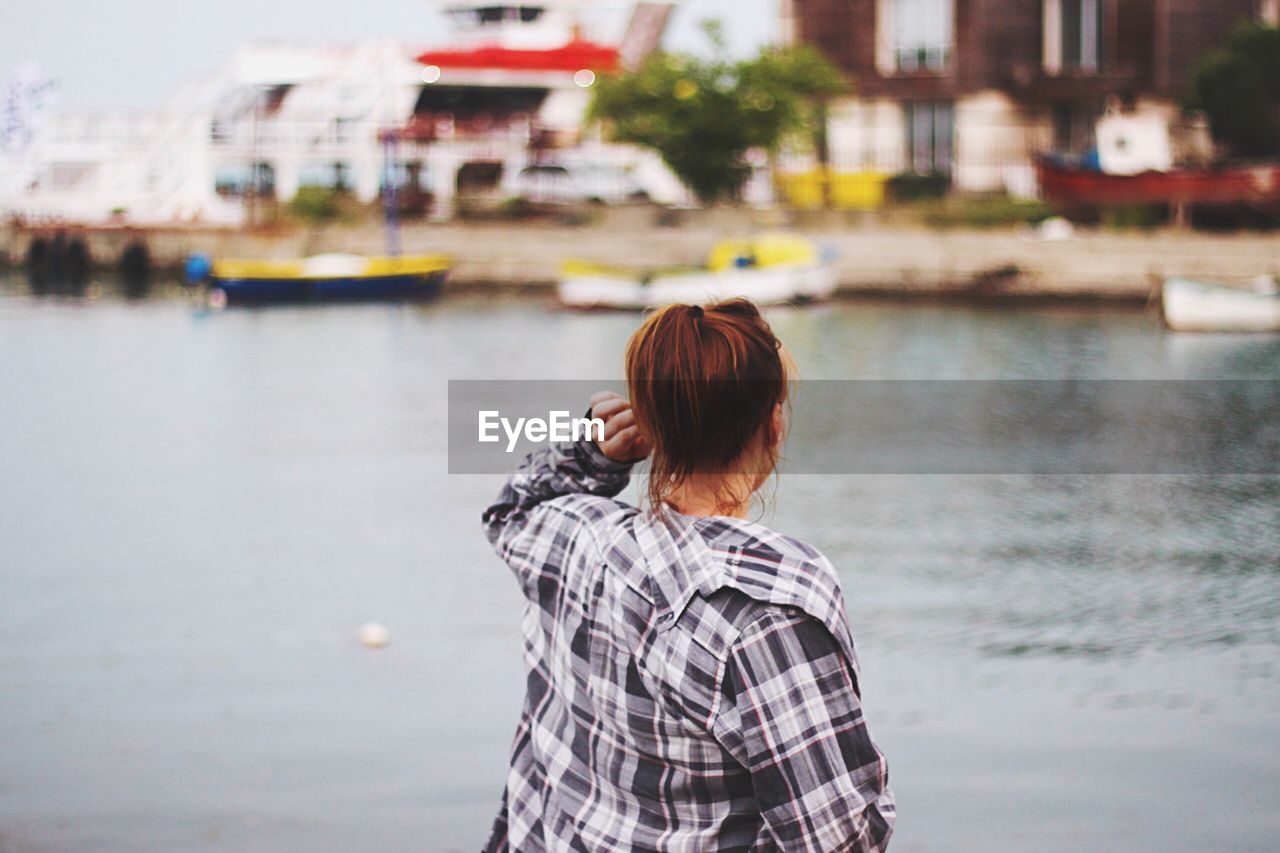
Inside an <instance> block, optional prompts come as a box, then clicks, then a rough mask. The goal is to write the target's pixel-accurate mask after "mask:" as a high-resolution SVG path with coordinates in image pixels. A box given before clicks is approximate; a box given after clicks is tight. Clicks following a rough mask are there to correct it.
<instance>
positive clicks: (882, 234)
mask: <svg viewBox="0 0 1280 853" xmlns="http://www.w3.org/2000/svg"><path fill="white" fill-rule="evenodd" d="M658 221H659V219H658V217H656V216H655V214H654V212H653V211H652V210H650V209H647V208H637V209H612V210H607V211H603V212H601V213H600V214H599V215H597V216H596V217H595V218H594V219H592V220H591V221H590V222H589V223H588V224H576V225H575V224H567V223H566V222H564V221H557V220H554V219H538V220H521V221H502V220H492V221H482V222H460V221H455V222H450V223H442V224H434V223H413V224H407V225H405V226H404V227H403V228H402V231H401V242H402V246H403V251H404V252H405V253H406V254H414V253H427V252H446V253H448V254H450V255H452V256H453V257H454V258H455V259H456V267H455V269H454V271H453V273H452V274H451V276H450V279H449V285H448V289H449V290H453V291H460V290H464V289H486V288H499V289H503V290H512V291H528V292H531V293H538V292H545V291H547V290H549V289H550V288H551V287H553V286H554V283H555V281H556V279H557V276H558V274H559V268H560V264H561V263H562V262H563V261H564V260H565V259H567V258H580V259H583V260H589V261H595V262H598V263H603V264H609V265H615V266H622V267H641V268H655V267H662V266H671V265H696V264H699V263H701V262H702V261H703V260H704V258H705V256H706V253H707V252H708V250H709V249H710V248H711V246H712V245H713V244H714V243H715V242H716V241H717V240H720V239H723V238H724V237H727V236H735V235H743V234H750V233H752V232H753V231H759V230H761V229H767V228H774V227H780V226H783V225H786V224H787V223H786V220H785V218H784V217H783V216H782V215H781V214H779V213H776V212H768V211H764V212H761V211H750V210H740V209H724V210H711V211H682V212H677V213H675V214H672V215H669V216H667V217H666V218H665V220H663V221H664V222H665V224H661V225H659V224H657V222H658ZM790 227H792V228H795V229H796V230H798V231H800V232H801V233H804V234H806V235H808V236H810V237H811V238H812V239H814V240H815V241H817V242H819V243H820V244H822V245H824V246H828V247H830V248H831V249H834V250H835V252H836V253H837V254H838V260H837V264H838V268H839V281H840V292H841V293H843V294H848V295H862V296H880V297H902V298H910V297H932V298H992V299H1002V298H1009V299H1018V298H1030V299H1061V300H1095V301H1099V300H1101V301H1105V300H1117V301H1129V302H1134V301H1143V300H1146V299H1148V298H1149V297H1150V296H1151V295H1152V294H1153V293H1154V289H1155V288H1156V287H1157V286H1158V284H1159V282H1160V281H1161V280H1162V278H1163V277H1164V276H1166V275H1184V276H1190V277H1195V278H1204V279H1210V280H1215V281H1222V282H1226V283H1238V284H1244V283H1247V282H1248V281H1249V280H1251V279H1252V278H1254V277H1256V276H1258V275H1260V274H1263V273H1268V274H1276V273H1280V233H1276V232H1272V233H1257V232H1238V233H1233V234H1211V233H1203V232H1195V231H1185V230H1169V229H1161V230H1155V231H1107V230H1095V229H1077V230H1076V231H1075V234H1074V236H1072V237H1071V238H1069V239H1063V240H1043V239H1038V238H1037V236H1036V233H1035V232H1034V230H1032V229H1030V228H1018V229H995V230H933V229H927V228H921V227H890V226H887V225H883V224H880V223H877V222H875V221H874V220H870V219H868V220H866V221H863V222H858V221H853V220H850V219H848V218H846V217H839V216H835V215H831V216H826V217H821V216H819V217H799V218H793V221H792V222H791V223H790ZM0 233H3V234H4V240H3V246H4V247H5V248H4V250H3V252H2V253H0V254H3V256H6V257H7V258H8V261H9V264H10V265H11V266H12V267H15V268H17V267H20V266H21V263H22V258H23V257H24V256H25V253H26V249H27V246H28V245H29V243H30V241H31V240H32V239H34V238H36V237H38V236H40V235H42V234H47V233H48V229H45V230H36V229H18V228H14V227H12V226H11V227H9V228H8V229H7V231H5V232H0ZM68 233H69V234H71V235H75V236H80V237H82V238H83V239H84V240H85V242H86V244H87V247H88V250H89V255H90V257H91V259H92V262H93V265H94V266H95V268H98V269H106V270H109V269H110V268H112V267H114V266H115V264H116V263H117V261H118V259H119V257H120V254H121V252H122V251H123V249H124V247H125V246H126V245H128V244H129V243H130V242H131V241H136V240H142V241H145V243H146V245H147V248H148V251H149V253H150V256H151V259H152V262H153V264H154V266H155V267H156V269H157V270H158V271H163V272H165V273H176V272H178V271H180V270H181V268H182V264H183V261H184V259H185V258H186V257H187V256H188V255H189V254H191V253H193V252H203V253H205V254H208V255H210V256H212V257H235V258H291V257H298V256H300V255H308V254H316V253H319V252H356V253H367V254H380V253H383V252H384V251H385V235H384V232H383V230H382V228H381V227H380V226H379V225H378V224H376V223H372V222H370V223H365V224H350V225H329V226H323V227H320V228H314V229H307V228H302V227H297V228H291V229H278V230H259V231H233V230H213V229H199V228H171V229H147V230H142V229H69V230H68Z"/></svg>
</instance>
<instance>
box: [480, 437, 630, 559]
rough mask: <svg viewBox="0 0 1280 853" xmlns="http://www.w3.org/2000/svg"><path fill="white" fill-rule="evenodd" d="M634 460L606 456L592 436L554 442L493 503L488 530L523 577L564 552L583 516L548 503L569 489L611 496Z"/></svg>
mask: <svg viewBox="0 0 1280 853" xmlns="http://www.w3.org/2000/svg"><path fill="white" fill-rule="evenodd" d="M631 467H632V463H630V462H616V461H614V460H612V459H610V458H609V457H607V456H605V455H604V453H603V452H602V451H601V450H600V448H599V447H598V446H596V443H595V442H594V441H592V440H591V439H589V438H585V437H584V438H582V439H580V440H579V441H576V442H564V443H561V444H553V445H550V446H549V447H545V448H542V449H540V450H535V451H534V452H533V453H530V454H529V455H528V456H526V457H525V458H524V461H523V462H521V463H520V466H519V467H518V468H517V469H516V471H515V473H513V474H512V475H511V476H510V477H508V478H507V482H506V484H505V485H504V486H503V487H502V491H501V492H500V493H499V494H498V499H497V500H496V501H494V502H493V503H492V504H491V505H490V506H489V508H488V509H486V510H485V511H484V514H483V516H482V519H481V520H482V523H483V524H484V530H485V535H486V536H488V537H489V542H490V543H492V544H493V547H494V549H495V550H496V551H497V552H498V554H499V556H501V557H502V558H503V559H504V560H506V562H507V565H509V566H510V567H511V569H512V571H514V572H515V573H516V576H517V577H518V578H520V580H521V582H522V583H525V582H527V581H528V580H530V578H531V576H533V575H535V574H536V572H537V571H538V570H539V569H540V567H541V566H543V565H546V564H548V562H552V563H554V562H555V561H556V560H557V559H558V558H560V557H563V556H564V553H565V551H566V550H567V549H568V547H569V539H570V538H571V534H572V533H573V532H574V529H575V528H576V527H577V525H578V519H576V518H574V517H572V516H571V515H569V514H568V513H565V512H563V511H560V512H557V511H556V510H555V508H554V507H548V504H549V503H550V502H551V501H554V500H555V499H556V498H560V497H564V496H566V495H576V494H583V495H596V496H600V497H607V498H611V497H613V496H615V495H617V494H618V493H619V492H621V491H622V490H623V489H624V488H626V486H627V482H628V480H629V479H630V474H631Z"/></svg>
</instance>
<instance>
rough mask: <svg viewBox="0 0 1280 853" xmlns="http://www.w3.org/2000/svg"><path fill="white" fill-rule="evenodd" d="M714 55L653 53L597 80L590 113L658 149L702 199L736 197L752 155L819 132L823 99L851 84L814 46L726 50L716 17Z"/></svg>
mask: <svg viewBox="0 0 1280 853" xmlns="http://www.w3.org/2000/svg"><path fill="white" fill-rule="evenodd" d="M703 30H704V31H705V32H706V33H707V36H708V38H709V40H710V41H711V45H712V48H713V50H712V54H711V56H710V57H708V58H700V57H696V56H692V55H688V54H671V53H656V54H654V55H652V56H650V57H649V59H648V60H646V61H645V63H644V64H643V65H642V66H641V67H640V68H639V69H637V70H636V71H634V72H624V73H621V74H617V75H613V76H608V77H603V78H601V79H600V80H599V82H598V83H597V84H596V92H595V97H594V99H593V100H592V104H591V109H590V111H589V117H590V118H592V119H596V120H602V121H604V122H606V123H607V125H608V129H609V134H610V135H611V136H612V138H614V139H616V140H618V141H620V142H630V143H633V144H635V145H640V146H644V147H646V148H651V149H653V150H654V151H656V152H657V153H658V155H659V156H660V157H662V159H663V161H664V162H665V163H666V164H667V165H668V166H669V167H670V168H671V171H673V172H674V173H675V174H676V176H677V177H678V178H680V180H681V181H683V182H684V183H685V185H686V186H688V187H689V189H690V190H692V191H693V192H694V194H695V195H697V197H698V199H699V200H701V201H702V202H703V203H707V204H709V203H712V202H715V201H718V200H720V199H725V198H730V199H732V198H736V197H737V196H738V194H739V192H740V190H741V189H742V185H743V184H744V183H745V182H746V180H747V178H749V177H750V175H751V166H750V164H749V163H748V162H747V160H746V154H747V152H748V151H749V150H751V149H753V148H762V149H764V150H766V151H768V152H770V153H772V152H775V151H777V149H778V146H779V145H781V144H782V143H783V142H784V141H785V140H786V139H788V138H792V137H802V136H807V137H809V138H812V137H813V136H814V135H815V134H816V133H817V132H818V131H819V126H820V124H821V119H822V118H823V116H824V104H825V100H826V99H827V98H829V97H831V96H832V95H836V94H839V93H840V92H843V91H846V88H847V87H846V84H845V81H844V78H843V77H842V76H841V74H840V72H839V71H837V70H836V68H835V67H834V66H832V65H831V63H830V62H828V61H827V60H826V59H825V58H823V56H822V55H821V54H820V53H818V51H816V50H815V49H814V48H812V47H808V46H803V47H790V48H766V49H764V50H762V51H761V52H760V53H759V54H758V55H757V56H755V57H754V58H752V59H748V60H740V61H732V60H730V59H729V58H728V57H727V56H726V55H725V49H724V40H723V38H722V37H721V34H720V26H719V23H718V22H714V21H704V22H703Z"/></svg>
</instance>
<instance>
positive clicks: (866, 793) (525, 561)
mask: <svg viewBox="0 0 1280 853" xmlns="http://www.w3.org/2000/svg"><path fill="white" fill-rule="evenodd" d="M630 467H631V466H630V465H626V464H622V463H617V462H613V461H612V460H610V459H608V458H607V457H606V456H604V454H602V453H601V452H600V450H599V449H598V448H597V447H596V446H595V444H594V443H592V442H589V441H583V442H579V443H577V444H565V445H558V446H552V447H548V448H546V449H544V450H539V451H537V452H534V453H532V454H530V455H529V456H528V457H527V458H526V459H525V460H524V462H523V463H522V464H521V466H520V468H519V469H518V470H517V471H516V473H515V474H513V475H512V476H511V478H510V479H509V480H508V481H507V484H506V486H505V488H503V490H502V494H501V495H500V496H499V497H498V500H497V502H496V503H494V504H493V505H492V506H491V507H489V509H488V510H486V511H485V513H484V525H485V530H486V532H487V534H488V536H489V539H490V541H491V542H492V543H493V544H494V547H495V548H496V549H497V551H498V553H499V554H500V555H501V556H502V557H503V559H504V560H506V562H507V564H508V565H509V566H510V567H511V569H512V570H513V571H514V572H515V575H516V577H517V579H518V580H519V582H520V585H521V587H522V589H523V591H524V594H525V598H526V607H525V616H524V658H525V668H526V671H527V694H526V697H525V702H524V708H523V711H522V713H521V717H520V723H519V726H518V727H517V729H516V736H515V742H514V743H513V745H512V752H511V767H510V771H509V772H508V775H507V785H506V791H505V792H504V794H503V799H502V807H501V811H500V813H499V815H498V818H497V821H496V822H495V824H494V828H493V833H492V836H491V837H490V839H489V841H488V843H487V845H486V847H485V849H486V850H489V851H505V850H515V851H520V853H532V851H542V850H574V851H618V850H684V851H713V850H730V849H732V850H753V851H763V850H778V849H783V850H805V851H837V850H857V851H861V850H883V849H884V848H885V846H886V845H887V844H888V841H889V835H890V833H891V832H892V830H893V823H894V801H893V796H892V794H891V793H890V791H889V789H888V787H887V781H888V770H887V767H886V764H885V759H884V756H883V755H882V754H881V752H880V750H879V749H877V748H876V746H875V744H874V743H872V741H871V737H870V734H869V732H868V731H867V725H866V722H865V720H864V719H863V716H862V704H861V700H860V692H859V688H858V663H857V658H856V655H855V652H854V646H853V638H852V637H851V636H850V633H849V628H848V625H847V622H846V619H845V615H844V609H843V603H842V600H841V596H840V588H839V585H838V582H837V580H836V575H835V571H834V570H833V569H832V567H831V564H830V563H829V562H828V561H827V560H826V558H824V557H823V556H822V555H821V554H819V553H818V552H817V551H815V550H814V549H813V548H810V547H809V546H807V545H804V544H802V543H800V542H797V541H795V540H794V539H789V538H787V537H785V536H781V535H779V534H777V533H774V532H772V531H771V530H769V529H767V528H765V527H763V526H762V525H759V524H755V523H753V522H748V521H741V520H738V519H732V518H725V517H709V518H703V517H693V516H686V515H681V514H679V513H674V512H672V513H668V514H666V516H665V517H664V518H659V517H657V516H655V515H654V514H653V513H651V512H640V511H639V510H637V509H636V508H635V507H632V506H628V505H626V504H623V503H620V502H618V501H615V500H612V498H613V496H615V495H617V494H618V493H619V492H620V491H622V489H623V488H624V487H625V486H626V484H627V479H628V472H629V470H630Z"/></svg>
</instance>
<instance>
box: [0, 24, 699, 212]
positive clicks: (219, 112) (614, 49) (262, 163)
mask: <svg viewBox="0 0 1280 853" xmlns="http://www.w3.org/2000/svg"><path fill="white" fill-rule="evenodd" d="M583 5H584V4H582V3H579V2H576V0H534V1H533V2H525V3H520V4H503V3H484V2H454V3H449V4H447V5H446V6H444V8H443V11H444V13H445V15H446V17H447V18H448V20H449V21H450V22H451V23H452V30H453V31H452V34H451V36H450V38H449V39H448V41H447V42H446V43H445V44H441V45H438V46H436V47H432V48H429V49H428V48H425V47H423V46H414V45H411V44H408V43H405V42H401V41H396V40H366V41H361V42H357V43H353V44H350V45H343V46H330V45H307V44H292V43H278V42H263V43H251V44H248V45H246V46H244V47H242V48H241V49H240V50H239V51H237V52H236V54H235V55H234V56H233V57H232V58H231V60H230V61H229V62H228V63H227V64H226V65H225V66H224V67H223V68H222V69H221V70H220V71H219V72H217V73H216V74H214V75H213V76H212V77H210V78H209V79H207V80H204V81H202V82H200V83H198V84H194V85H191V86H189V87H187V88H185V89H184V90H182V91H180V92H177V93H175V94H174V96H173V97H172V98H171V99H170V100H169V101H168V102H167V104H166V105H165V106H164V107H162V108H161V109H159V110H157V111H155V112H152V113H148V114H142V115H138V114H124V113H119V114H111V113H104V114H79V113H66V112H61V113H60V112H57V111H53V112H52V113H51V114H50V115H47V116H45V117H44V119H43V121H41V122H39V123H38V124H35V125H33V126H32V127H30V128H26V129H24V130H25V131H27V132H26V133H25V134H11V135H7V136H6V139H7V140H17V142H16V143H14V144H10V145H8V146H7V147H6V148H5V150H3V151H0V215H6V216H16V217H19V218H20V219H22V220H24V221H26V222H29V223H42V222H49V223H54V222H71V223H83V224H102V223H110V222H117V223H120V224H130V225H162V224H178V223H193V224H195V223H199V224H206V225H242V224H245V223H246V222H248V223H252V222H253V221H254V220H255V218H256V217H260V216H261V215H262V213H261V210H260V208H261V207H262V206H264V205H266V204H268V203H270V202H273V201H287V200H289V199H291V198H292V197H293V196H294V195H295V194H296V193H297V191H298V190H299V189H300V188H301V187H306V186H326V187H339V188H342V189H344V190H347V191H349V192H351V193H352V194H353V195H354V196H355V197H356V198H358V199H360V200H361V201H365V202H372V201H375V200H376V199H377V198H378V197H379V195H380V193H381V192H382V191H383V189H384V187H385V186H386V184H387V183H388V181H389V180H391V179H393V176H394V180H395V182H396V184H397V186H398V188H399V189H400V191H401V192H402V193H403V195H404V196H405V197H410V198H412V197H417V198H420V199H422V200H424V204H429V206H430V209H431V212H432V213H434V214H436V215H448V214H449V213H450V212H452V210H453V208H454V204H455V200H456V198H457V195H458V191H459V187H460V186H461V187H462V189H463V190H468V189H471V190H479V191H484V190H486V189H489V190H491V191H493V192H498V193H500V192H501V191H502V186H503V182H504V181H509V180H510V179H511V177H512V176H514V175H518V174H519V173H520V172H521V171H522V170H524V169H526V167H527V166H528V165H529V164H530V162H531V161H533V160H535V159H538V158H544V159H545V158H547V157H551V156H553V157H554V158H555V159H556V160H557V161H558V162H567V163H570V164H572V163H574V162H575V161H578V162H584V161H599V162H607V163H608V164H610V165H611V167H612V168H614V169H615V170H617V171H619V172H623V171H625V172H626V173H628V174H629V175H631V176H632V177H633V179H635V178H639V179H640V181H641V183H642V184H643V186H644V189H645V191H646V192H648V193H649V194H650V195H651V196H654V197H656V198H663V197H664V196H665V197H669V198H671V199H672V200H674V199H675V198H677V197H679V196H680V194H681V192H682V190H680V188H679V185H678V184H677V183H676V182H675V181H674V179H672V178H671V176H670V175H669V173H667V172H666V171H665V169H663V168H662V167H661V165H660V164H659V163H658V162H657V161H656V159H655V158H653V157H652V156H651V155H646V154H644V153H642V152H639V151H636V150H634V149H631V148H627V147H620V146H612V145H606V144H604V143H602V142H601V141H600V140H599V139H598V138H589V137H587V138H584V134H583V132H582V128H583V115H584V112H585V109H586V106H587V103H588V101H589V98H590V89H591V86H592V85H593V83H594V80H595V77H596V75H598V74H601V73H607V72H610V71H613V70H615V69H617V68H620V67H623V66H629V65H633V64H634V63H636V62H638V61H639V60H640V59H641V58H642V57H643V56H644V54H645V53H647V52H648V51H650V50H653V49H654V48H655V47H657V45H658V42H659V40H660V38H661V35H662V31H663V28H664V27H665V24H666V20H667V17H668V14H669V11H670V5H669V4H666V3H639V4H636V5H635V6H634V7H633V8H631V10H630V14H629V19H628V21H627V23H626V26H625V29H624V28H623V27H621V26H619V27H617V30H618V31H619V32H618V34H617V35H616V37H614V38H612V39H608V38H598V39H593V38H590V37H589V36H590V35H592V34H593V33H592V32H591V31H590V30H589V28H587V27H585V26H584V25H583V23H582V20H581V19H582V18H583V17H584V15H583V14H582V12H583ZM597 29H600V28H599V27H597ZM8 97H9V98H10V101H11V103H10V104H9V105H8V111H9V113H10V114H12V115H17V114H20V113H21V112H22V110H21V109H20V107H21V105H20V104H14V103H12V101H13V100H14V99H16V98H20V97H21V92H20V91H19V89H18V88H17V87H15V88H14V89H12V90H11V92H10V93H9V96H8ZM550 152H554V154H552V153H550ZM388 155H390V156H388ZM389 163H390V164H394V165H393V166H391V167H389V166H388V164H389Z"/></svg>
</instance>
